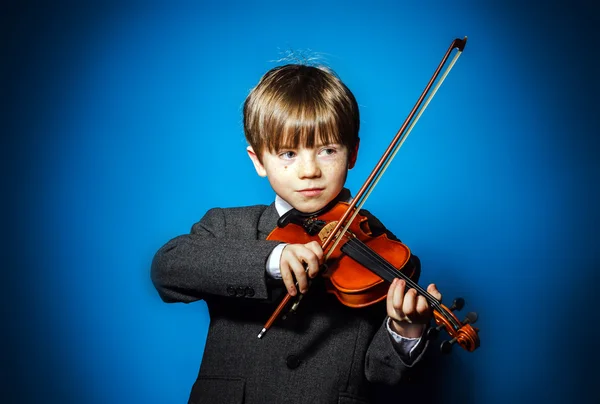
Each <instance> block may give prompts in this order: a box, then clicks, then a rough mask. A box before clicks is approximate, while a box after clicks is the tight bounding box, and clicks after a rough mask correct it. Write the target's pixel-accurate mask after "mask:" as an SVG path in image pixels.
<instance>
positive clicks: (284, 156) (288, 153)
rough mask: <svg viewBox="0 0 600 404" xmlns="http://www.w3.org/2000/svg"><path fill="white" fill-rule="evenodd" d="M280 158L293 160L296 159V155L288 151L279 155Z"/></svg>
mask: <svg viewBox="0 0 600 404" xmlns="http://www.w3.org/2000/svg"><path fill="white" fill-rule="evenodd" d="M279 157H281V158H282V159H284V160H291V159H293V158H294V157H296V153H295V152H293V151H289V150H288V151H285V152H282V153H279Z"/></svg>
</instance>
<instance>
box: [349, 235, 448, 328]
mask: <svg viewBox="0 0 600 404" xmlns="http://www.w3.org/2000/svg"><path fill="white" fill-rule="evenodd" d="M347 244H349V245H350V246H354V247H356V248H357V249H359V250H361V252H363V253H364V254H366V255H368V256H369V257H370V258H372V259H373V260H375V261H377V262H378V263H379V264H380V265H381V269H382V271H383V272H384V273H385V274H384V276H382V277H385V275H388V277H391V278H402V279H404V281H405V282H406V284H407V285H408V286H410V287H411V288H413V289H415V290H416V291H417V292H419V293H420V294H421V295H422V296H423V297H425V299H427V300H428V302H429V303H430V304H431V305H432V306H433V307H434V308H435V309H437V311H438V312H439V313H441V314H442V315H443V316H444V317H446V319H447V320H448V321H450V322H451V323H453V325H454V326H455V327H456V328H457V329H458V328H460V327H459V325H458V324H456V321H455V320H454V318H453V317H452V316H450V315H448V313H447V312H446V310H445V309H444V307H442V305H441V304H440V302H439V301H438V300H437V299H436V298H435V297H433V296H432V295H431V294H430V293H429V292H427V291H426V290H425V289H423V288H422V287H421V286H420V285H419V284H417V283H416V282H414V281H413V280H412V279H410V278H409V277H408V276H406V275H405V274H404V273H402V272H401V271H400V270H398V269H397V268H395V267H394V266H393V265H392V264H390V263H389V262H388V261H386V260H385V259H384V258H383V257H382V256H380V255H379V254H377V253H376V252H374V251H373V250H372V249H371V248H369V247H368V246H367V245H366V244H365V243H363V242H362V241H361V240H359V239H357V238H353V239H351V240H350V241H348V243H347ZM377 275H380V274H377Z"/></svg>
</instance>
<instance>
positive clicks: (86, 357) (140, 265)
mask: <svg viewBox="0 0 600 404" xmlns="http://www.w3.org/2000/svg"><path fill="white" fill-rule="evenodd" d="M417 3H419V4H421V5H417ZM0 10H2V21H1V24H0V32H1V33H2V36H1V40H2V42H1V44H2V66H1V70H0V72H1V79H2V91H1V93H2V115H1V116H2V125H1V127H2V129H1V130H2V163H1V164H2V173H3V174H2V189H3V192H2V194H3V197H2V211H3V223H4V226H3V228H4V232H3V242H2V276H3V281H2V286H3V287H2V290H3V292H2V301H1V303H2V313H3V323H2V324H3V330H2V332H1V334H2V375H1V376H2V377H1V378H2V384H3V386H2V388H3V390H2V394H3V395H4V396H5V398H6V400H5V401H3V402H27V403H30V402H31V403H34V402H42V401H43V402H53V403H54V402H57V403H121V402H129V403H142V402H143V403H183V402H186V399H187V396H188V392H189V389H190V387H191V385H192V383H193V381H194V380H195V377H196V373H197V370H198V365H199V363H200V360H201V357H202V353H203V348H204V342H203V341H204V338H205V335H206V329H207V324H208V321H209V319H208V316H207V312H206V309H205V306H204V303H202V302H199V303H195V304H192V305H183V304H181V305H167V304H164V303H162V302H161V301H160V299H159V298H158V295H157V294H156V292H155V291H154V289H153V287H152V285H151V283H150V279H149V266H150V261H151V259H152V256H153V254H154V252H155V251H156V249H158V248H159V247H160V246H161V245H162V244H163V243H164V242H166V241H167V240H168V239H169V238H171V237H174V236H176V235H178V234H181V233H185V232H188V231H189V229H190V226H191V225H192V223H194V222H195V221H197V220H198V219H199V218H200V217H201V216H202V215H203V213H204V212H205V211H206V210H207V209H209V208H211V207H215V206H220V207H228V206H237V205H248V204H255V203H269V202H270V201H271V200H272V198H273V194H272V191H271V190H270V188H269V187H268V184H267V182H266V181H265V180H264V179H261V178H259V177H257V176H256V174H255V173H254V171H253V168H252V166H251V163H250V161H249V160H248V159H247V157H246V155H245V152H244V147H245V142H244V139H243V133H242V127H241V105H242V103H243V100H244V98H245V96H246V94H247V92H248V90H249V89H250V88H251V87H252V86H253V85H254V84H255V83H256V81H257V80H258V78H259V77H260V75H261V74H262V73H264V72H265V71H266V70H268V69H269V68H271V67H273V66H275V64H276V63H274V62H273V60H275V59H278V58H280V57H281V56H282V55H283V54H284V53H285V52H286V51H287V50H304V51H307V52H310V51H312V52H318V53H320V54H321V55H322V60H323V61H324V62H325V63H327V64H329V65H330V66H331V67H333V68H334V69H335V70H336V71H337V72H338V73H339V75H340V76H341V77H342V78H343V79H344V80H345V81H346V83H347V84H348V86H349V87H350V88H351V89H352V90H353V91H354V92H355V95H356V97H357V98H358V101H359V104H360V106H361V108H362V109H361V112H362V128H361V138H362V144H361V150H360V155H359V162H358V166H357V167H356V168H355V169H354V170H353V171H352V172H351V174H350V177H349V182H348V185H349V187H350V188H352V189H353V190H356V189H357V187H358V186H359V184H361V183H362V181H363V180H364V179H365V178H366V176H367V174H368V172H370V170H371V167H372V166H373V165H374V164H375V162H376V160H377V158H378V156H379V155H380V154H381V153H382V151H383V150H384V148H385V147H386V145H387V143H388V142H389V141H390V140H391V138H392V136H393V135H394V134H395V133H396V131H397V129H398V128H399V126H400V124H401V123H402V121H403V120H404V118H405V117H406V115H407V114H408V112H409V110H410V108H411V107H412V105H413V104H414V102H415V101H416V99H417V97H418V95H419V94H420V92H421V91H422V89H423V87H424V86H425V84H426V82H427V80H428V79H429V77H430V76H431V74H432V73H433V70H434V68H435V66H436V65H437V63H438V62H439V60H440V58H441V57H442V55H443V53H444V52H445V50H446V49H447V47H448V45H449V44H450V42H451V41H452V39H454V38H455V37H463V36H465V35H466V36H468V38H469V39H468V44H467V47H466V49H465V52H464V53H463V55H462V57H461V58H460V59H459V61H458V63H457V65H456V66H455V68H454V69H453V71H452V72H451V73H450V75H449V76H448V79H447V80H446V82H445V83H444V85H443V86H442V88H441V90H440V92H439V93H438V95H437V96H436V98H435V99H434V100H433V102H432V104H431V105H430V107H429V108H428V110H427V111H426V112H425V114H424V115H423V117H422V119H421V121H420V122H419V124H418V125H417V126H416V128H415V130H414V131H413V133H412V135H411V137H410V138H409V139H408V140H407V141H406V143H405V145H404V147H403V148H402V150H401V151H400V153H399V155H398V158H397V159H396V160H395V161H394V163H393V164H392V165H391V167H390V169H389V171H388V173H387V174H386V176H385V177H384V178H383V180H382V181H381V183H380V184H379V186H378V187H377V189H376V191H375V192H374V194H373V195H372V197H371V198H370V200H369V202H368V208H369V210H371V211H372V212H374V213H376V214H377V215H378V216H379V217H380V219H382V221H383V222H384V223H386V225H387V226H388V227H389V228H391V229H392V230H393V231H394V232H395V233H396V234H397V235H398V236H399V237H400V238H402V240H403V241H404V242H405V243H406V244H407V245H409V247H411V249H412V250H413V251H414V252H415V253H416V254H417V255H419V256H420V257H421V259H422V262H423V277H422V281H423V283H424V284H427V283H429V282H436V283H437V284H438V286H439V287H440V289H441V290H442V291H443V293H444V296H445V302H450V301H451V299H452V298H453V297H455V296H464V297H465V298H466V300H467V310H475V311H477V312H479V315H480V321H479V322H478V325H479V327H480V329H481V340H482V345H481V348H480V349H479V350H478V351H476V352H474V353H466V352H463V351H461V350H458V349H457V350H455V352H454V353H453V355H451V356H448V357H443V358H441V359H439V361H438V366H439V368H437V369H436V371H435V372H432V373H434V375H435V377H433V378H432V379H431V380H430V389H429V392H430V396H429V397H428V398H427V399H426V400H425V401H431V402H444V403H458V402H466V403H505V402H519V403H520V402H531V401H533V400H536V402H541V401H545V402H563V401H564V400H566V398H567V397H570V398H571V399H580V398H582V397H583V396H585V395H588V396H589V395H591V394H595V395H596V396H598V393H597V389H594V388H593V383H597V381H596V380H594V378H593V377H592V376H593V373H591V371H588V370H586V369H588V368H589V367H590V366H591V367H593V366H594V365H595V362H597V361H598V359H599V358H598V353H597V352H598V350H597V349H596V348H595V345H596V344H595V343H594V341H595V340H596V339H597V338H598V327H597V324H598V320H597V315H596V313H595V307H593V303H595V298H594V293H595V291H596V290H597V283H598V278H599V277H598V272H597V271H598V269H599V268H598V267H599V253H598V251H599V248H598V242H597V239H598V236H597V235H598V224H599V215H598V209H597V206H598V205H599V202H600V201H599V199H600V198H599V195H598V171H599V170H598V168H599V167H598V160H597V157H596V154H597V151H596V150H597V148H598V146H599V143H600V142H599V141H598V137H597V134H598V127H599V125H598V120H599V118H598V116H599V114H600V108H599V104H598V99H597V94H598V90H599V85H598V79H597V65H594V63H593V61H594V59H595V56H596V54H597V52H598V49H599V46H598V45H599V37H598V31H597V29H598V24H599V22H600V21H599V18H598V12H597V11H596V9H595V6H593V5H592V2H591V1H590V2H587V3H586V2H581V1H569V2H567V1H561V2H547V3H543V5H541V3H540V5H537V3H534V2H531V5H528V4H527V3H526V2H487V3H485V4H484V2H456V3H452V4H450V2H446V1H427V2H408V1H404V2H402V1H397V2H392V1H389V2H378V1H372V2H351V1H337V2H335V1H333V2H332V1H325V0H321V1H318V2H317V1H308V0H307V1H305V2H302V3H297V2H293V3H288V2H270V1H264V2H261V3H258V4H257V5H252V4H250V2H245V1H244V2H241V1H240V2H233V1H222V2H220V3H218V4H217V2H214V3H212V2H196V3H180V2H162V3H159V2H142V1H140V2H122V3H117V2H102V5H94V6H92V5H78V4H77V3H75V2H73V3H69V4H68V5H67V3H64V2H59V5H56V4H54V5H52V6H44V5H40V4H35V3H31V4H28V5H26V4H25V3H23V2H8V3H7V4H5V5H3V6H2V7H1V8H0ZM257 331H258V330H257ZM325 377H326V376H325ZM299 394H301V392H299ZM17 397H20V399H19V400H17ZM592 401H593V400H592Z"/></svg>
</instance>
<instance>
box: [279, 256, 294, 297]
mask: <svg viewBox="0 0 600 404" xmlns="http://www.w3.org/2000/svg"><path fill="white" fill-rule="evenodd" d="M279 270H280V272H281V279H283V284H284V285H285V287H286V289H287V291H288V293H289V294H290V295H291V296H296V286H295V285H294V282H295V281H294V276H293V275H292V270H291V269H290V267H289V265H288V264H287V261H282V262H281V265H280V267H279Z"/></svg>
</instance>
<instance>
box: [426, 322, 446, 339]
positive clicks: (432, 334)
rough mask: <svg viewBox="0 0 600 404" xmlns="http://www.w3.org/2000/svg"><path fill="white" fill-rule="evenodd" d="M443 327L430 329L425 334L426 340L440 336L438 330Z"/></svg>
mask: <svg viewBox="0 0 600 404" xmlns="http://www.w3.org/2000/svg"><path fill="white" fill-rule="evenodd" d="M443 327H444V326H443V325H438V326H437V327H430V328H429V329H428V330H427V333H426V334H425V336H426V337H427V339H428V340H430V341H431V340H434V339H436V338H437V337H438V335H440V330H441V329H442V328H443Z"/></svg>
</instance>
